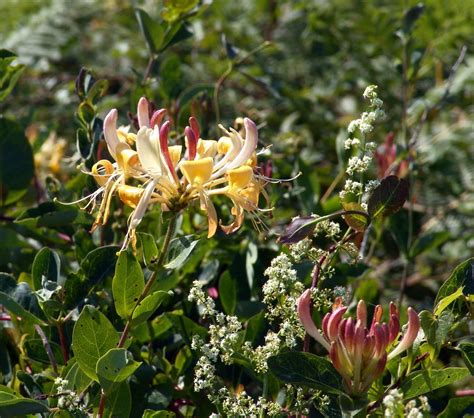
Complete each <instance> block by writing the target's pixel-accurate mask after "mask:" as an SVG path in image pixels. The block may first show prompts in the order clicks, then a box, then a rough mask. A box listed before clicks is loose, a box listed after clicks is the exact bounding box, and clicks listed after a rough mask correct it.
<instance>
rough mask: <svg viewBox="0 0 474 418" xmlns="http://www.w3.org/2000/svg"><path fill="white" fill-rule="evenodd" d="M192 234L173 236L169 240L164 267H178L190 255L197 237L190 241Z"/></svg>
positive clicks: (172, 268)
mask: <svg viewBox="0 0 474 418" xmlns="http://www.w3.org/2000/svg"><path fill="white" fill-rule="evenodd" d="M191 237H192V235H187V236H185V237H179V238H175V239H174V240H172V241H171V244H170V250H169V259H171V261H168V263H167V264H165V268H167V269H171V270H174V269H179V268H180V267H181V266H182V265H183V264H184V263H185V262H186V260H187V259H188V257H189V256H190V255H191V253H192V251H193V250H194V247H196V245H197V243H198V242H199V239H197V240H194V241H191V239H190V238H191Z"/></svg>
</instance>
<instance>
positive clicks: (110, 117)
mask: <svg viewBox="0 0 474 418" xmlns="http://www.w3.org/2000/svg"><path fill="white" fill-rule="evenodd" d="M117 117H118V112H117V109H112V110H111V111H110V112H109V113H108V114H107V116H106V117H105V119H104V138H105V142H107V148H108V149H109V152H110V155H111V156H112V157H114V159H115V158H116V153H115V149H116V148H117V146H118V144H120V140H119V137H118V135H117Z"/></svg>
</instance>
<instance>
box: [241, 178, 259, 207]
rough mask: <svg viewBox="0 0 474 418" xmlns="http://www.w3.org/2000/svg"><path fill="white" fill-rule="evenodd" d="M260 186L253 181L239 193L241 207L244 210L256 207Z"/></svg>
mask: <svg viewBox="0 0 474 418" xmlns="http://www.w3.org/2000/svg"><path fill="white" fill-rule="evenodd" d="M260 191H261V187H260V186H259V185H257V184H255V183H251V184H250V185H249V186H247V187H246V188H245V189H243V190H241V191H240V192H239V193H240V194H241V195H242V196H243V201H244V203H243V205H242V206H243V207H244V209H245V210H248V211H250V212H251V211H253V210H255V209H256V208H257V207H258V199H259V197H260Z"/></svg>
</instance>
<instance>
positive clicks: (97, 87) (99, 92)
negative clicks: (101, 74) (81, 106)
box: [86, 79, 109, 103]
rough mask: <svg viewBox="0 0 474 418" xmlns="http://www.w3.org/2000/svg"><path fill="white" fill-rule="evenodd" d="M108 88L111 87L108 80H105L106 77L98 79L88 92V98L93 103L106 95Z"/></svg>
mask: <svg viewBox="0 0 474 418" xmlns="http://www.w3.org/2000/svg"><path fill="white" fill-rule="evenodd" d="M108 88H109V82H108V80H104V79H102V80H97V81H96V82H95V83H94V84H92V86H91V88H90V89H89V90H88V91H87V92H86V93H87V99H88V100H89V101H90V102H91V103H94V102H95V101H96V99H98V98H99V97H102V96H104V95H105V93H106V92H107V89H108Z"/></svg>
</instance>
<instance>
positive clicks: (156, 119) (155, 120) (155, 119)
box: [150, 109, 166, 129]
mask: <svg viewBox="0 0 474 418" xmlns="http://www.w3.org/2000/svg"><path fill="white" fill-rule="evenodd" d="M165 115H166V109H159V110H156V111H155V112H154V113H153V115H152V116H151V119H150V128H152V129H153V128H154V127H155V126H157V125H158V127H160V123H161V121H162V120H163V118H164V117H165Z"/></svg>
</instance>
